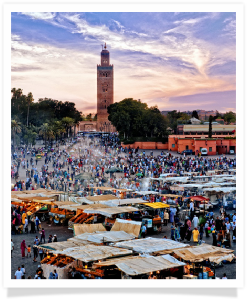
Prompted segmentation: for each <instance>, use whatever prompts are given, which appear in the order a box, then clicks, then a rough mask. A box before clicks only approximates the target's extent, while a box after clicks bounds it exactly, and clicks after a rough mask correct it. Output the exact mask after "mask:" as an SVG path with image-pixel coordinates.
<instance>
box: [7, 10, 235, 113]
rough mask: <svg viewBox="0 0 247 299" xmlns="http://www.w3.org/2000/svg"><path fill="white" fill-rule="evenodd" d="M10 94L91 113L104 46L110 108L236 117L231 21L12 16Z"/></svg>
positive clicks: (222, 17)
mask: <svg viewBox="0 0 247 299" xmlns="http://www.w3.org/2000/svg"><path fill="white" fill-rule="evenodd" d="M11 26H12V28H11V33H12V34H11V40H12V42H11V44H12V51H11V69H12V83H11V85H12V87H15V88H21V89H23V92H24V94H27V93H28V92H30V91H31V92H32V93H33V95H34V98H35V100H38V99H39V98H44V97H48V98H53V99H56V100H61V101H66V100H68V101H73V102H75V103H76V106H77V109H79V110H80V111H82V112H83V113H84V114H86V113H89V112H92V113H95V112H96V101H97V89H96V88H97V85H96V83H97V82H96V80H97V77H96V66H97V64H99V63H100V52H101V49H102V48H101V45H102V44H104V43H105V42H106V44H107V49H108V50H109V51H110V63H111V64H113V65H114V101H115V102H116V101H121V100H122V99H124V98H127V97H129V98H134V99H141V101H142V102H146V103H147V104H148V105H149V106H154V105H158V107H159V109H160V110H161V111H162V110H180V111H184V110H194V109H205V110H216V109H217V110H219V111H220V112H225V111H229V110H232V111H236V15H235V13H182V12H180V13H179V12H175V13H137V12H136V13H123V12H121V13H117V12H116V13H113V12H111V13H103V12H102V13H80V12H78V13H75V12H73V13H69V12H68V13H55V12H54V13H53V12H43V13H41V12H36V13H35V12H34V13H30V12H28V13H25V12H23V13H12V24H11Z"/></svg>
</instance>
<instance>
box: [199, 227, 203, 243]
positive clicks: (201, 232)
mask: <svg viewBox="0 0 247 299" xmlns="http://www.w3.org/2000/svg"><path fill="white" fill-rule="evenodd" d="M199 233H200V240H201V241H202V239H203V233H204V227H203V224H201V225H200V229H199Z"/></svg>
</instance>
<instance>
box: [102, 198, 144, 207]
mask: <svg viewBox="0 0 247 299" xmlns="http://www.w3.org/2000/svg"><path fill="white" fill-rule="evenodd" d="M145 202H147V201H146V200H143V199H141V198H126V199H113V200H108V201H106V202H104V203H105V205H107V206H110V207H117V206H122V205H128V204H141V203H145Z"/></svg>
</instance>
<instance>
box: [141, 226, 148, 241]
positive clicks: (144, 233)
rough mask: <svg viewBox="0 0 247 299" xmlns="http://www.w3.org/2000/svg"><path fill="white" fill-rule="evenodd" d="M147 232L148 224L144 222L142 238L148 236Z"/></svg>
mask: <svg viewBox="0 0 247 299" xmlns="http://www.w3.org/2000/svg"><path fill="white" fill-rule="evenodd" d="M146 234H147V226H146V224H144V225H143V226H142V230H141V236H142V238H146Z"/></svg>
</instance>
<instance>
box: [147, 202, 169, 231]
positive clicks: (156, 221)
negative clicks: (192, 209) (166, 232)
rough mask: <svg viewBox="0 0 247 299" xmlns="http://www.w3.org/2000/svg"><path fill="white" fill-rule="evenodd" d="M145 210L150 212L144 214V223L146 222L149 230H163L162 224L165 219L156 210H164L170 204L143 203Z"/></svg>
mask: <svg viewBox="0 0 247 299" xmlns="http://www.w3.org/2000/svg"><path fill="white" fill-rule="evenodd" d="M142 207H143V210H144V211H146V212H148V215H143V217H142V223H143V225H144V224H146V226H147V231H148V232H149V233H151V232H161V225H162V221H163V219H161V218H160V216H159V215H157V213H156V210H164V209H167V208H169V207H170V205H168V204H165V203H163V202H152V203H143V204H142Z"/></svg>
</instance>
